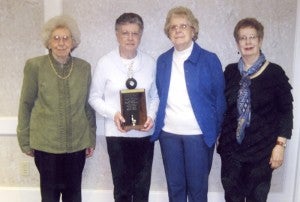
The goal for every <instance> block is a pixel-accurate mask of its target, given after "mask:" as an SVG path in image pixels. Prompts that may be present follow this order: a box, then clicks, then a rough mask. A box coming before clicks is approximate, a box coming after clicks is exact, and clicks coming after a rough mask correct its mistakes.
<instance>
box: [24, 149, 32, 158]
mask: <svg viewBox="0 0 300 202" xmlns="http://www.w3.org/2000/svg"><path fill="white" fill-rule="evenodd" d="M25 154H26V155H28V156H31V157H34V150H33V149H31V150H30V151H28V152H25Z"/></svg>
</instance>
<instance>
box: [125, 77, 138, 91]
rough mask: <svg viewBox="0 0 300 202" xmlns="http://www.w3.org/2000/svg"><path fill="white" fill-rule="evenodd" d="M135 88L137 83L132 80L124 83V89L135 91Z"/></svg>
mask: <svg viewBox="0 0 300 202" xmlns="http://www.w3.org/2000/svg"><path fill="white" fill-rule="evenodd" d="M136 86H137V81H136V80H135V79H134V78H129V79H127V81H126V87H127V88H128V89H135V88H136Z"/></svg>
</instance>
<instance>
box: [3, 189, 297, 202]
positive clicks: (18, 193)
mask: <svg viewBox="0 0 300 202" xmlns="http://www.w3.org/2000/svg"><path fill="white" fill-rule="evenodd" d="M223 194H224V193H220V192H209V193H208V201H210V202H224V196H223ZM0 201H5V202H38V201H41V197H40V191H39V188H36V187H0ZM82 201H83V202H99V201H104V202H114V200H113V193H112V190H92V189H83V190H82ZM167 201H168V193H167V192H164V191H150V196H149V202H167ZM268 202H292V199H291V198H290V197H286V196H284V194H282V193H270V194H269V197H268Z"/></svg>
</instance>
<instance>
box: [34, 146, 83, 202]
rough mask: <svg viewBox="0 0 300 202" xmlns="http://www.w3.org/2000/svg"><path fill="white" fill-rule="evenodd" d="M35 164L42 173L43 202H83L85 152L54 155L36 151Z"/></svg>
mask: <svg viewBox="0 0 300 202" xmlns="http://www.w3.org/2000/svg"><path fill="white" fill-rule="evenodd" d="M34 156H35V164H36V166H37V169H38V171H39V173H40V188H41V196H42V202H59V199H60V195H62V201H63V202H81V178H82V171H83V167H84V164H85V150H83V151H79V152H74V153H67V154H52V153H46V152H42V151H35V153H34Z"/></svg>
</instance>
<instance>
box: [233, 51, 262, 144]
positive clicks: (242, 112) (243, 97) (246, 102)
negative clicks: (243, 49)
mask: <svg viewBox="0 0 300 202" xmlns="http://www.w3.org/2000/svg"><path fill="white" fill-rule="evenodd" d="M265 61H266V59H265V56H264V54H263V53H260V56H259V58H258V59H257V61H256V62H255V63H254V64H253V65H252V67H250V68H249V69H248V70H247V71H245V70H244V66H245V64H244V62H243V60H242V58H240V60H239V63H238V68H239V71H240V73H241V76H242V78H241V80H240V89H239V92H238V98H237V109H238V113H239V118H238V127H237V130H236V140H237V142H238V143H239V144H241V143H242V141H243V139H244V137H245V128H246V127H248V126H249V125H250V119H251V96H250V85H251V79H250V77H251V76H252V75H253V74H255V73H256V72H258V71H259V70H260V68H261V67H262V65H263V64H264V62H265Z"/></svg>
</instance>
